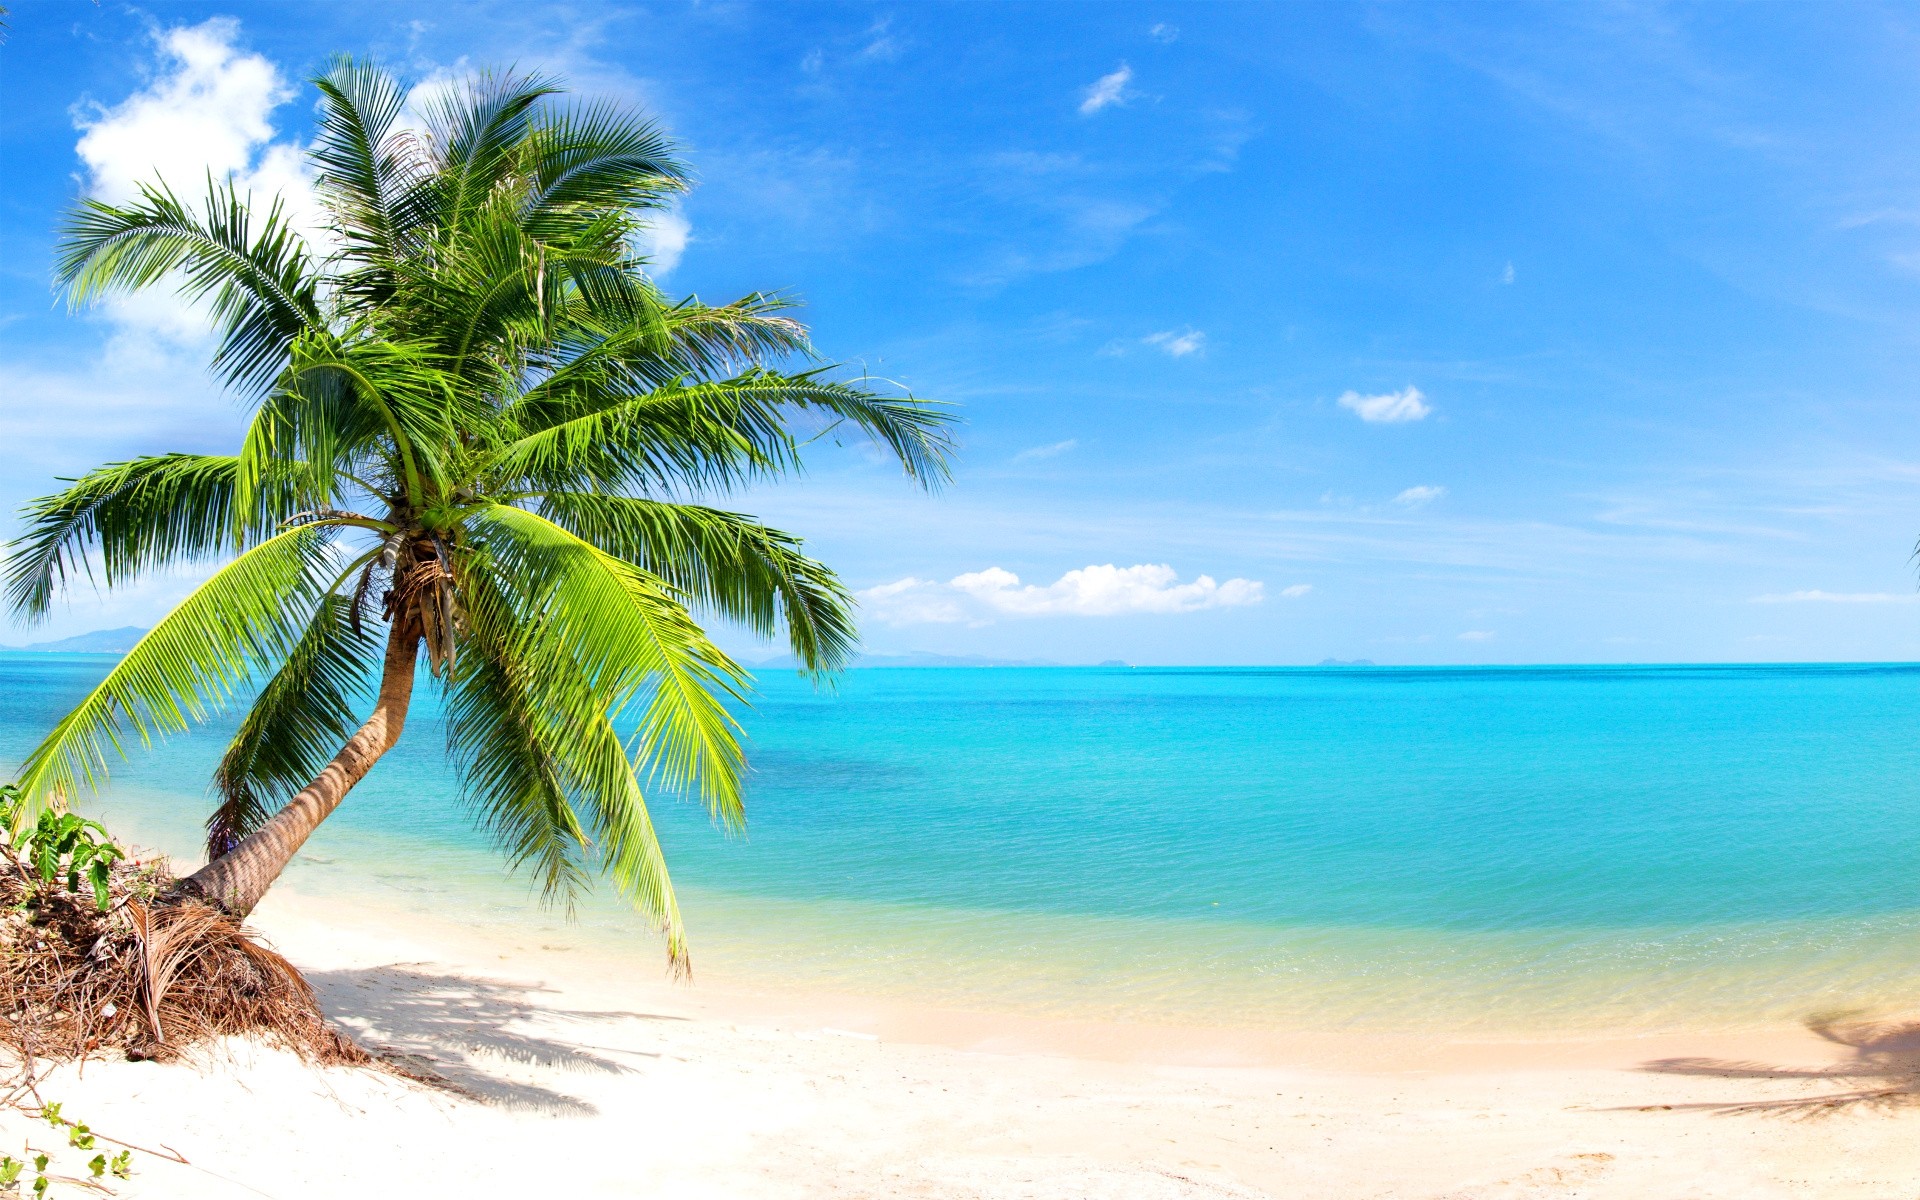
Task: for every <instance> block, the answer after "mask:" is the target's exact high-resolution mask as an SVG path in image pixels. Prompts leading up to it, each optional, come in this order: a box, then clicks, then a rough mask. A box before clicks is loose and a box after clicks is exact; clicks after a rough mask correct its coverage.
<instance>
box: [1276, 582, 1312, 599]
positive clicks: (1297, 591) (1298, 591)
mask: <svg viewBox="0 0 1920 1200" xmlns="http://www.w3.org/2000/svg"><path fill="white" fill-rule="evenodd" d="M1312 590H1313V585H1312V584H1310V583H1296V584H1294V585H1293V586H1292V587H1284V588H1281V589H1280V594H1281V595H1282V596H1285V597H1286V598H1287V599H1289V600H1298V599H1299V598H1300V597H1302V596H1304V595H1306V594H1307V593H1308V592H1310V591H1312Z"/></svg>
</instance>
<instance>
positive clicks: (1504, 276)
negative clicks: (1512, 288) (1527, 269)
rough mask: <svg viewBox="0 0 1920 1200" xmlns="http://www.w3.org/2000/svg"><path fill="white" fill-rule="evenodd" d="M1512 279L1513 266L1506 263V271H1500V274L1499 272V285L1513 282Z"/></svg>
mask: <svg viewBox="0 0 1920 1200" xmlns="http://www.w3.org/2000/svg"><path fill="white" fill-rule="evenodd" d="M1513 279H1514V275H1513V264H1512V263H1508V264H1507V269H1506V270H1504V271H1502V272H1500V282H1501V283H1512V282H1513Z"/></svg>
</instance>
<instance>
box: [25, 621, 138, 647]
mask: <svg viewBox="0 0 1920 1200" xmlns="http://www.w3.org/2000/svg"><path fill="white" fill-rule="evenodd" d="M146 632H147V631H146V630H144V629H142V628H140V627H139V626H138V625H126V626H122V627H121V628H119V629H96V630H94V631H93V632H92V633H81V634H75V635H74V636H73V637H67V638H60V639H59V640H58V641H52V642H33V643H31V644H29V645H25V646H0V650H14V651H25V652H28V653H33V654H125V653H126V652H127V651H129V650H131V649H133V644H134V643H135V642H137V641H139V640H140V639H141V638H142V637H144V636H145V635H146Z"/></svg>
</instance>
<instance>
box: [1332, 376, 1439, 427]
mask: <svg viewBox="0 0 1920 1200" xmlns="http://www.w3.org/2000/svg"><path fill="white" fill-rule="evenodd" d="M1339 404H1340V407H1341V408H1346V409H1351V410H1353V412H1354V413H1356V414H1358V415H1359V417H1360V419H1361V420H1362V421H1366V422H1368V423H1369V424H1377V425H1397V424H1399V423H1401V422H1402V421H1419V420H1422V419H1424V418H1425V417H1426V415H1427V414H1428V413H1430V412H1432V411H1433V406H1432V405H1430V404H1428V403H1427V398H1426V396H1425V395H1423V394H1422V393H1421V391H1420V389H1419V388H1417V387H1413V386H1411V385H1409V386H1408V387H1406V388H1404V389H1402V390H1401V391H1398V392H1387V393H1385V394H1384V395H1379V396H1362V395H1361V394H1360V393H1359V392H1347V393H1346V394H1345V395H1343V396H1341V397H1340V401H1339Z"/></svg>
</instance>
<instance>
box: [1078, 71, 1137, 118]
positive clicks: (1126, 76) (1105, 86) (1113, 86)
mask: <svg viewBox="0 0 1920 1200" xmlns="http://www.w3.org/2000/svg"><path fill="white" fill-rule="evenodd" d="M1131 82H1133V68H1132V67H1130V66H1128V65H1127V64H1126V63H1121V64H1120V69H1119V70H1117V71H1115V72H1113V74H1111V75H1102V76H1101V77H1100V78H1099V79H1098V80H1096V81H1094V84H1093V86H1092V87H1089V88H1088V89H1087V91H1086V95H1085V96H1084V97H1083V98H1082V99H1081V101H1080V113H1081V115H1082V116H1089V117H1090V116H1092V115H1093V114H1094V113H1097V112H1099V111H1100V110H1101V109H1103V108H1106V107H1108V106H1109V105H1114V104H1125V103H1126V102H1127V98H1128V97H1127V84H1129V83H1131Z"/></svg>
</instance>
